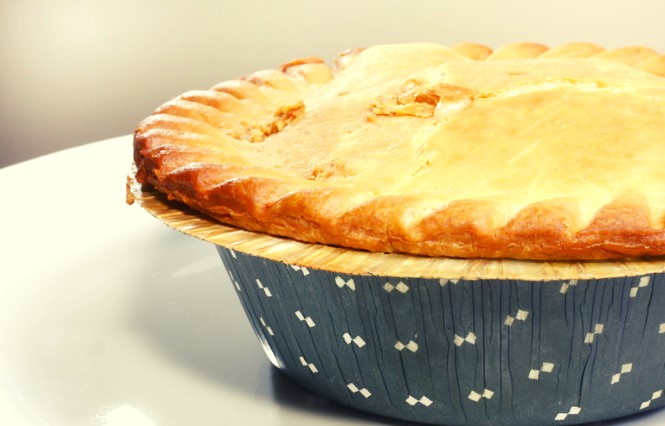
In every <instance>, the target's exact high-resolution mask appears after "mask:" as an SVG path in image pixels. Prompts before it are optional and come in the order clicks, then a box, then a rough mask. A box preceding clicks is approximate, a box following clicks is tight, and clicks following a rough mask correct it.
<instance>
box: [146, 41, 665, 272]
mask: <svg viewBox="0 0 665 426" xmlns="http://www.w3.org/2000/svg"><path fill="white" fill-rule="evenodd" d="M134 162H135V164H136V172H135V178H136V180H137V181H138V182H140V183H142V184H146V185H150V186H153V187H154V188H156V189H157V190H159V191H161V192H164V193H166V194H167V195H168V196H169V198H171V199H174V200H177V201H180V202H182V203H184V204H186V205H187V206H189V207H191V208H193V209H195V210H198V211H200V212H202V213H204V214H206V215H208V216H211V217H213V218H215V219H217V220H219V221H221V222H223V223H225V224H229V225H233V226H237V227H240V228H244V229H247V230H250V231H259V232H265V233H269V234H273V235H279V236H286V237H289V238H292V239H296V240H301V241H307V242H316V243H323V244H332V245H338V246H343V247H348V248H355V249H365V250H370V251H383V252H402V253H411V254H418V255H426V256H448V257H463V258H481V257H484V258H516V259H548V260H564V259H612V258H627V257H643V256H660V255H665V56H663V55H660V54H658V53H657V52H655V51H653V50H651V49H648V48H644V47H627V48H620V49H614V50H605V49H603V48H601V47H598V46H596V45H593V44H588V43H570V44H566V45H562V46H558V47H556V48H551V49H550V48H548V47H546V46H543V45H540V44H534V43H518V44H512V45H507V46H503V47H501V48H499V49H496V50H494V51H493V50H491V49H490V48H488V47H487V46H483V45H478V44H470V43H465V44H461V45H458V46H454V47H452V48H449V47H445V46H441V45H437V44H428V43H418V44H401V45H379V46H375V47H371V48H368V49H356V50H351V51H347V52H344V53H342V54H340V56H339V57H338V58H337V59H336V61H335V64H334V65H333V66H332V67H329V66H328V65H326V64H325V62H324V61H323V60H321V59H319V58H314V57H310V58H302V59H297V60H294V61H291V62H289V63H286V64H284V65H282V66H281V68H280V69H279V70H266V71H259V72H256V73H254V74H251V75H248V76H246V77H244V78H241V79H239V80H233V81H225V82H223V83H220V84H218V85H216V86H214V87H213V88H211V89H210V90H203V91H191V92H187V93H185V94H183V95H181V96H178V97H177V98H175V99H173V100H171V101H169V102H167V103H165V104H164V105H162V106H160V107H159V108H158V109H157V110H156V111H155V112H154V113H153V114H152V115H150V116H149V117H147V118H146V119H145V120H143V121H142V122H141V123H140V124H139V125H138V128H137V130H136V132H135V136H134Z"/></svg>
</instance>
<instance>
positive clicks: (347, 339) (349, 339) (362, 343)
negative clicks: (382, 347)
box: [342, 333, 367, 348]
mask: <svg viewBox="0 0 665 426" xmlns="http://www.w3.org/2000/svg"><path fill="white" fill-rule="evenodd" d="M342 338H343V339H344V341H345V342H346V344H347V345H350V344H351V343H355V345H356V346H358V347H359V348H362V347H363V346H365V345H366V344H367V343H366V342H365V341H364V340H363V338H362V337H360V336H356V337H351V335H350V334H349V333H344V334H343V335H342Z"/></svg>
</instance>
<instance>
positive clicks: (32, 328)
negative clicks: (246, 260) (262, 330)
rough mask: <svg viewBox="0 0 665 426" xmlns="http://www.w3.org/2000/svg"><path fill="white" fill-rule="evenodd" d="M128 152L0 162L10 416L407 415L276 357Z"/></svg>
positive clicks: (178, 421)
mask: <svg viewBox="0 0 665 426" xmlns="http://www.w3.org/2000/svg"><path fill="white" fill-rule="evenodd" d="M130 162H131V137H130V136H123V137H119V138H115V139H110V140H107V141H101V142H97V143H93V144H89V145H85V146H82V147H79V148H74V149H70V150H66V151H62V152H58V153H55V154H51V155H48V156H45V157H41V158H37V159H34V160H30V161H28V162H25V163H20V164H17V165H14V166H10V167H7V168H4V169H0V194H2V201H1V203H2V208H0V425H3V426H4V425H7V426H9V425H18V426H22V425H30V426H32V425H67V426H77V425H112V426H156V425H235V424H238V425H240V424H242V425H266V426H273V425H293V426H298V425H312V424H316V425H317V426H318V425H322V426H328V425H330V426H333V425H336V426H339V425H351V424H353V425H380V424H387V425H406V424H407V423H404V422H400V421H396V420H390V419H384V418H380V417H377V416H372V415H369V414H364V413H361V412H358V411H355V410H352V409H347V408H345V407H342V406H340V405H338V404H335V403H332V402H330V401H328V400H326V399H324V398H321V397H318V396H316V395H313V394H310V393H308V392H307V391H305V390H303V389H302V388H300V387H298V386H297V385H295V384H293V383H291V382H290V381H289V380H288V379H287V378H286V377H285V376H284V375H282V374H281V373H280V372H278V371H277V370H276V369H274V368H273V367H272V366H271V364H270V363H269V361H268V360H267V358H266V357H265V355H264V354H263V352H262V349H261V346H260V345H259V343H258V340H257V339H256V338H255V337H254V334H253V332H252V330H251V328H250V325H249V322H248V321H247V320H246V319H245V315H244V313H243V311H242V308H241V306H240V303H239V301H238V300H237V297H236V295H235V293H234V291H233V288H232V285H231V283H230V282H229V280H228V278H227V275H226V272H225V271H224V268H223V266H222V263H221V261H220V260H219V258H218V255H217V252H216V251H215V249H214V247H213V246H212V245H210V244H208V243H205V242H202V241H199V240H196V239H194V238H191V237H188V236H185V235H181V234H179V233H178V232H176V231H173V230H171V229H169V228H167V227H166V226H164V225H163V224H161V223H159V222H158V221H157V220H156V219H153V218H152V217H151V216H149V215H148V214H147V213H145V212H144V211H143V210H142V209H141V208H140V207H138V206H136V205H134V206H128V205H126V204H125V202H124V199H125V189H124V182H125V176H126V174H127V172H128V170H129V165H130ZM603 425H630V426H663V425H665V410H657V411H655V412H652V413H647V414H642V415H639V416H634V417H630V418H626V419H621V420H617V421H614V422H607V423H603Z"/></svg>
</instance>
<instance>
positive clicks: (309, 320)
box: [295, 311, 316, 328]
mask: <svg viewBox="0 0 665 426" xmlns="http://www.w3.org/2000/svg"><path fill="white" fill-rule="evenodd" d="M295 314H296V317H297V318H298V319H299V320H300V321H305V324H307V327H309V328H312V327H314V326H315V325H316V323H314V320H313V319H312V318H311V317H306V316H305V315H303V313H302V312H300V311H296V312H295Z"/></svg>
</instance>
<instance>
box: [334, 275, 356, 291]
mask: <svg viewBox="0 0 665 426" xmlns="http://www.w3.org/2000/svg"><path fill="white" fill-rule="evenodd" d="M335 284H337V287H339V288H343V287H344V286H347V287H348V288H350V289H351V290H353V291H356V283H355V281H353V278H349V279H348V280H344V278H342V277H340V276H339V275H338V276H336V277H335Z"/></svg>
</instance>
